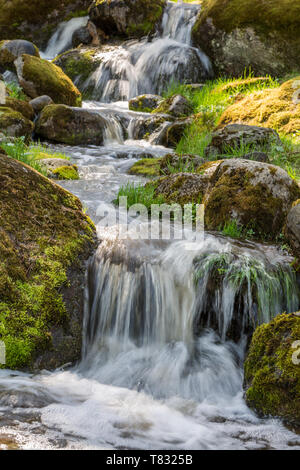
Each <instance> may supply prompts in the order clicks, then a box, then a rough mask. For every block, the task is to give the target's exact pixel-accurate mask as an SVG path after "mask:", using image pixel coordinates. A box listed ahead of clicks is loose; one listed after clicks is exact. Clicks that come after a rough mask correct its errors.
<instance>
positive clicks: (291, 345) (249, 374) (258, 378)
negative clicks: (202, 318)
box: [244, 312, 300, 427]
mask: <svg viewBox="0 0 300 470" xmlns="http://www.w3.org/2000/svg"><path fill="white" fill-rule="evenodd" d="M299 339H300V312H298V313H296V314H289V315H286V314H282V315H278V316H277V317H275V318H274V320H272V321H271V322H270V323H268V324H263V325H261V326H259V327H258V328H257V330H256V331H255V333H254V336H253V338H252V342H251V345H250V349H249V353H248V355H247V358H246V361H245V366H244V369H245V388H246V401H247V403H248V405H249V406H250V407H251V408H253V409H254V410H256V411H257V412H258V413H259V414H260V415H262V416H275V417H280V418H283V419H284V420H286V421H288V422H290V423H292V424H294V425H296V426H297V427H299V426H300V400H299V397H300V354H299V351H300V347H299ZM297 351H298V353H297Z"/></svg>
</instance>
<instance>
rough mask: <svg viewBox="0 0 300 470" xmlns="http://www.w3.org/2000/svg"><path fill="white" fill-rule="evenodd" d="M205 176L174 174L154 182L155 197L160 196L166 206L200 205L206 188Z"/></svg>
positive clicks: (206, 180) (206, 179)
mask: <svg viewBox="0 0 300 470" xmlns="http://www.w3.org/2000/svg"><path fill="white" fill-rule="evenodd" d="M208 182H209V180H208V178H207V177H206V175H197V174H192V173H176V174H172V175H169V176H165V177H162V178H160V179H159V180H157V181H156V182H155V196H157V197H158V196H162V197H163V199H164V201H165V202H166V203H167V204H179V205H180V206H181V207H184V205H185V204H201V203H202V200H203V197H204V194H205V192H206V190H207V186H208Z"/></svg>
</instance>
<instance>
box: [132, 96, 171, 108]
mask: <svg viewBox="0 0 300 470" xmlns="http://www.w3.org/2000/svg"><path fill="white" fill-rule="evenodd" d="M162 101H164V99H163V98H162V97H161V96H158V95H150V94H146V95H139V96H136V97H135V98H132V99H131V100H129V109H130V111H136V112H139V113H151V112H152V111H154V110H155V109H156V108H157V107H158V106H159V105H160V104H161V102H162Z"/></svg>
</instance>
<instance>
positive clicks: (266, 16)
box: [192, 0, 300, 77]
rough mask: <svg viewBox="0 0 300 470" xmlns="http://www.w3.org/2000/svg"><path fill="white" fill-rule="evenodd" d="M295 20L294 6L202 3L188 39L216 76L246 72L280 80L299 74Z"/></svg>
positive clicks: (299, 36)
mask: <svg viewBox="0 0 300 470" xmlns="http://www.w3.org/2000/svg"><path fill="white" fill-rule="evenodd" d="M299 18H300V16H299V5H298V3H297V2H294V0H286V1H285V2H275V3H274V2H263V3H262V2H259V1H255V2H253V0H243V1H242V2H239V1H235V2H232V1H227V0H214V1H205V2H203V5H202V8H201V11H200V13H199V16H198V18H197V21H196V23H195V25H194V27H193V31H192V36H193V41H194V44H195V45H197V46H199V47H201V48H202V49H203V50H204V52H206V54H207V55H208V56H209V57H210V58H211V60H212V62H213V64H214V67H215V71H216V73H217V74H218V75H225V76H234V77H239V76H241V75H243V74H244V71H245V69H246V70H249V69H251V70H252V71H253V72H254V74H255V75H268V74H270V75H272V76H277V77H280V76H284V75H285V74H288V73H293V72H294V71H297V70H298V71H299V55H300V19H299Z"/></svg>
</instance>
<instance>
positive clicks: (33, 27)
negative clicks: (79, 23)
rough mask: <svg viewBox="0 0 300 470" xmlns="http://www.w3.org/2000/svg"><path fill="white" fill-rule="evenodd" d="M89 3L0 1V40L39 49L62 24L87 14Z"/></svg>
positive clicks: (85, 0)
mask: <svg viewBox="0 0 300 470" xmlns="http://www.w3.org/2000/svg"><path fill="white" fill-rule="evenodd" d="M90 3H91V1H90V0H51V1H49V0H30V1H24V0H9V1H7V0H0V11H1V15H0V39H16V38H17V39H24V38H26V39H28V40H29V41H32V42H34V43H35V44H37V46H38V47H39V48H40V49H41V50H43V49H44V48H45V46H46V45H47V42H48V40H49V39H50V37H51V35H52V34H53V33H54V31H55V30H56V29H57V26H58V25H59V23H61V22H62V21H65V20H68V19H71V18H72V17H73V16H85V15H87V9H88V6H89V5H90Z"/></svg>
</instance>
